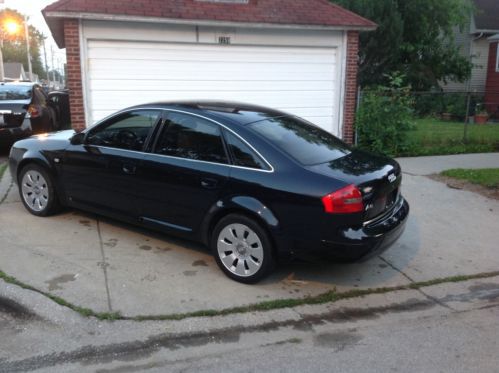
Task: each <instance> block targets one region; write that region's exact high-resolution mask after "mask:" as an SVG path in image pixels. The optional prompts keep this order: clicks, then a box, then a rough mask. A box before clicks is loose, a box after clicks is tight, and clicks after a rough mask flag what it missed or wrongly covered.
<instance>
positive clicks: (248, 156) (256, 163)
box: [224, 131, 269, 170]
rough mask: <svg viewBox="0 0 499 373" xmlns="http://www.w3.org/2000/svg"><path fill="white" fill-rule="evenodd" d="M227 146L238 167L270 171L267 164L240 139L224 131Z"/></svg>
mask: <svg viewBox="0 0 499 373" xmlns="http://www.w3.org/2000/svg"><path fill="white" fill-rule="evenodd" d="M224 136H225V140H226V141H227V146H228V148H229V151H230V153H231V155H232V158H233V160H234V164H235V165H236V166H241V167H248V168H255V169H258V170H268V169H269V167H268V166H267V165H266V164H265V162H264V161H263V160H262V159H261V158H260V157H259V156H258V155H257V154H256V153H255V152H254V150H252V149H251V148H250V147H249V146H248V145H247V144H245V143H244V141H242V140H241V139H240V138H239V137H237V136H236V135H234V134H233V133H231V132H229V131H224Z"/></svg>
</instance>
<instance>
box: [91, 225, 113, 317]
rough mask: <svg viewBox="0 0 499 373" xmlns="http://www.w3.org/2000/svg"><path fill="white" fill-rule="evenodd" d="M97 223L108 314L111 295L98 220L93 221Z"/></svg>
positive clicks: (111, 309) (110, 309)
mask: <svg viewBox="0 0 499 373" xmlns="http://www.w3.org/2000/svg"><path fill="white" fill-rule="evenodd" d="M95 220H96V222H97V234H98V236H99V246H100V252H101V256H102V270H103V271H104V282H105V284H106V294H107V305H108V307H109V312H112V311H113V307H112V305H111V293H110V292H109V281H108V276H107V267H108V265H109V264H108V263H107V261H106V255H105V253H104V243H103V242H102V234H101V230H100V221H99V219H95Z"/></svg>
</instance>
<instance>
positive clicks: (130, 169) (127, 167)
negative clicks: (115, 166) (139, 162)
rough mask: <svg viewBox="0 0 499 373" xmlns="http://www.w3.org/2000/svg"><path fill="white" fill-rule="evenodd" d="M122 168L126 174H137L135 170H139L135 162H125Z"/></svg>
mask: <svg viewBox="0 0 499 373" xmlns="http://www.w3.org/2000/svg"><path fill="white" fill-rule="evenodd" d="M121 169H122V170H123V172H124V173H125V174H128V175H135V172H136V171H137V166H135V165H133V164H124V165H123V167H122V168H121Z"/></svg>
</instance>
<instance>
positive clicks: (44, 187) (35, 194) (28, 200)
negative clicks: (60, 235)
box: [18, 163, 60, 216]
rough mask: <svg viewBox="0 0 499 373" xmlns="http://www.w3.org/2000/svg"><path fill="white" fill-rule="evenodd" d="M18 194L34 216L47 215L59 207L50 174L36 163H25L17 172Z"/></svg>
mask: <svg viewBox="0 0 499 373" xmlns="http://www.w3.org/2000/svg"><path fill="white" fill-rule="evenodd" d="M18 185H19V195H20V196H21V201H22V202H23V205H24V207H26V210H28V211H29V212H30V213H31V214H33V215H36V216H49V215H52V214H54V213H55V212H57V211H58V210H59V208H60V205H59V200H58V197H57V193H56V190H55V186H54V182H53V179H52V177H51V176H50V174H49V173H48V172H47V171H46V170H45V169H44V168H43V167H40V166H38V165H37V164H34V163H30V164H28V165H26V166H25V167H24V168H23V169H22V170H21V173H20V174H19V183H18Z"/></svg>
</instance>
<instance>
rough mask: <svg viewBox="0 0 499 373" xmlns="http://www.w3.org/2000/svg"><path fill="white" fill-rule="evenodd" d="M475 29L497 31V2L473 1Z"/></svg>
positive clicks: (498, 13)
mask: <svg viewBox="0 0 499 373" xmlns="http://www.w3.org/2000/svg"><path fill="white" fill-rule="evenodd" d="M475 7H476V14H475V27H476V29H477V30H486V31H497V30H499V1H497V0H475Z"/></svg>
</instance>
